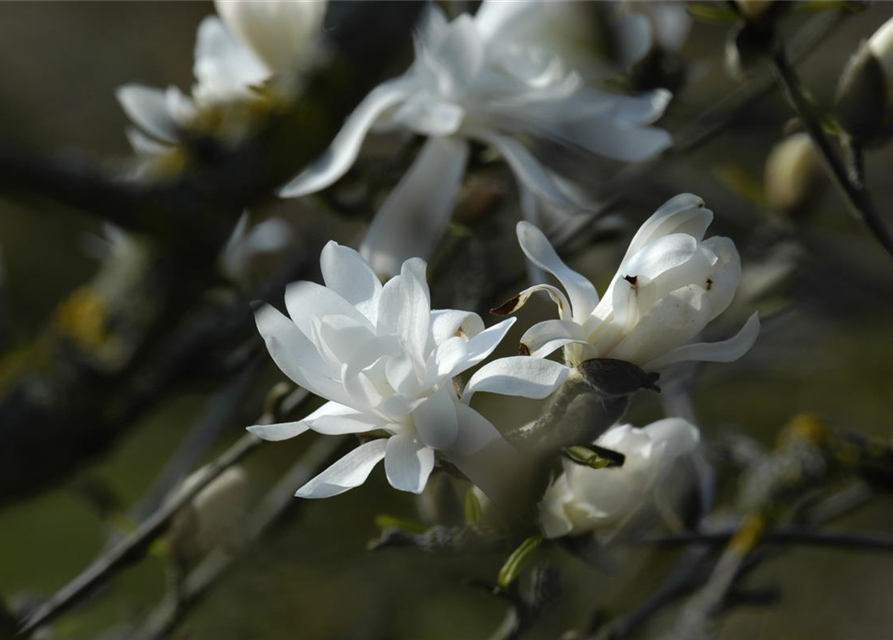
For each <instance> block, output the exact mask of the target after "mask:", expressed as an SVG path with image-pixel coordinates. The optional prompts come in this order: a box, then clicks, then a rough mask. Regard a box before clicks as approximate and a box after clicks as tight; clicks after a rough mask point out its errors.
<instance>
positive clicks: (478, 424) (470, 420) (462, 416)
mask: <svg viewBox="0 0 893 640" xmlns="http://www.w3.org/2000/svg"><path fill="white" fill-rule="evenodd" d="M456 415H457V416H458V420H459V435H458V437H457V438H456V442H455V443H453V446H452V448H451V449H450V451H452V452H455V453H459V454H460V455H470V454H473V453H477V452H478V451H480V450H481V449H483V448H484V447H485V446H486V445H487V444H488V443H490V442H491V441H493V440H501V439H502V434H501V433H499V431H498V430H497V429H496V427H494V426H493V424H492V423H491V422H490V421H489V420H487V419H486V418H485V417H484V416H482V415H481V414H480V413H478V412H477V411H475V410H474V409H472V408H471V407H468V406H466V405H464V404H458V405H456Z"/></svg>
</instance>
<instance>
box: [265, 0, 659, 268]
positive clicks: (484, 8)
mask: <svg viewBox="0 0 893 640" xmlns="http://www.w3.org/2000/svg"><path fill="white" fill-rule="evenodd" d="M542 5H543V3H540V2H497V1H494V0H485V1H484V3H483V4H482V5H481V7H480V9H479V10H478V12H477V13H476V14H475V15H474V16H473V17H472V16H471V15H468V14H462V15H460V16H459V17H457V18H456V19H455V20H453V21H452V22H447V20H446V18H445V17H444V15H443V13H442V12H441V11H440V10H439V9H437V8H436V7H432V8H431V10H430V11H428V12H427V13H426V15H425V17H424V18H423V23H422V25H421V27H420V29H419V31H418V33H417V34H416V40H415V53H416V58H415V62H414V64H413V65H412V67H411V68H410V69H409V70H408V71H407V72H406V73H405V74H404V75H403V76H401V77H399V78H396V79H393V80H389V81H387V82H385V83H383V84H381V85H379V86H378V87H376V88H375V89H374V90H373V91H372V92H371V93H370V94H369V95H368V96H367V97H366V98H365V99H364V100H363V102H362V103H361V104H360V105H359V106H358V107H357V109H356V110H355V111H354V112H353V114H351V116H350V117H349V118H348V119H347V121H346V122H345V124H344V127H343V128H342V129H341V131H340V132H339V133H338V135H337V136H336V137H335V139H334V140H333V142H332V144H331V146H330V147H329V149H328V150H327V152H326V153H325V154H324V155H323V156H322V157H321V158H320V159H319V160H318V161H317V162H316V163H315V164H313V165H311V166H310V167H309V168H308V169H306V170H305V171H304V172H302V173H301V174H300V175H298V176H297V177H296V178H295V179H294V180H293V181H292V182H291V183H289V184H288V185H286V187H285V188H283V190H282V195H283V196H285V197H297V196H303V195H307V194H310V193H314V192H316V191H319V190H321V189H324V188H326V187H328V186H330V185H331V184H333V183H334V182H336V181H337V180H338V179H339V178H340V177H341V176H343V175H344V174H345V173H346V172H347V171H348V170H349V169H350V167H351V166H352V165H353V163H354V161H355V160H356V158H357V155H358V153H359V150H360V147H361V145H362V142H363V140H364V138H365V137H366V135H367V133H369V131H370V130H372V129H373V128H376V129H379V130H380V129H386V130H393V129H399V130H406V131H411V132H413V133H415V134H418V135H422V136H426V137H427V138H428V139H427V141H426V142H425V144H424V146H423V147H422V149H421V151H420V152H419V154H418V156H417V157H416V159H415V161H414V163H413V165H412V166H411V167H410V169H409V170H408V172H407V173H406V175H405V176H404V177H403V179H402V180H401V181H400V183H399V184H398V185H397V186H396V187H395V189H394V191H393V192H392V193H391V194H390V196H389V197H388V199H387V200H386V201H385V203H384V205H383V206H382V208H381V210H380V211H379V212H378V215H377V216H376V217H375V219H374V220H373V222H372V224H371V226H370V228H369V232H368V235H367V236H366V238H365V240H364V242H363V244H362V246H361V249H360V250H361V253H362V254H363V255H364V256H366V257H368V259H369V260H370V263H371V264H372V267H373V268H374V269H375V270H376V271H377V272H380V273H386V274H392V273H395V272H396V271H397V269H398V268H399V266H400V264H401V262H402V261H403V260H404V259H406V258H408V257H410V256H418V255H422V256H427V255H430V253H431V251H432V250H433V247H434V245H435V244H436V242H437V240H438V238H439V237H440V235H441V233H442V232H443V230H444V228H445V226H446V223H447V221H448V219H449V217H450V214H451V213H452V209H453V205H454V203H455V199H456V196H457V193H458V189H459V184H460V181H461V178H462V176H463V174H464V172H465V167H466V163H467V161H468V156H469V144H468V143H469V141H476V142H481V143H484V144H486V145H489V146H490V147H492V148H494V149H495V150H496V151H497V152H498V153H499V154H500V155H501V156H502V157H503V158H504V159H505V161H506V162H507V163H508V165H509V166H510V167H511V169H512V171H513V172H514V174H515V176H516V178H517V179H518V183H519V187H520V189H521V191H522V196H525V195H526V196H528V197H522V205H523V206H524V208H525V210H526V215H530V216H533V215H536V213H535V211H536V210H537V209H538V203H540V202H546V203H548V204H549V205H550V207H547V208H546V209H547V210H575V209H579V206H580V203H579V201H578V200H579V199H578V197H577V196H575V195H573V193H572V190H571V189H569V188H568V187H567V185H566V184H565V183H564V181H563V180H561V179H560V178H558V177H556V176H555V175H553V174H552V173H551V172H550V171H549V170H547V169H546V168H545V167H544V166H543V165H542V164H541V163H540V161H539V160H538V159H537V158H536V157H535V156H534V154H533V153H532V152H531V151H530V150H529V149H528V148H527V147H526V146H525V145H524V144H523V143H522V141H521V140H522V138H524V139H526V138H540V139H548V140H552V141H554V142H558V143H559V144H563V145H566V146H574V147H577V148H583V149H585V150H588V151H590V152H593V153H596V154H599V155H601V156H605V157H609V158H615V159H619V160H625V161H632V160H641V159H644V158H647V157H649V156H651V155H653V154H655V153H656V152H658V151H660V150H662V149H663V148H665V147H666V146H667V145H668V144H669V142H670V138H669V134H667V132H666V131H664V130H662V129H658V128H653V127H649V126H647V125H649V124H651V123H652V122H654V121H655V120H657V119H658V118H659V117H660V116H661V114H662V113H663V111H664V109H665V107H666V105H667V103H668V101H669V98H670V95H669V93H668V92H666V91H663V90H658V91H654V92H650V93H647V94H644V95H640V96H633V97H631V96H621V95H614V94H609V93H605V92H602V91H598V90H595V89H592V88H589V87H586V86H584V85H583V83H582V82H581V79H580V76H579V75H578V74H577V73H575V72H574V71H572V70H570V69H568V68H567V65H566V64H565V63H564V61H563V60H562V59H561V58H559V57H558V56H556V55H555V54H554V53H552V52H551V49H550V47H548V46H544V41H543V38H542V34H541V32H540V30H538V29H537V26H538V25H539V23H540V18H541V11H542V10H543V6H542Z"/></svg>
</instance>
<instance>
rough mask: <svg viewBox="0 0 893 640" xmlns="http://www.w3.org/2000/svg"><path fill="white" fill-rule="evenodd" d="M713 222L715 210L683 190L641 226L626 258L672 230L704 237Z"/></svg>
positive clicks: (695, 237)
mask: <svg viewBox="0 0 893 640" xmlns="http://www.w3.org/2000/svg"><path fill="white" fill-rule="evenodd" d="M711 222H713V212H712V211H711V210H710V209H708V208H706V207H705V206H704V201H703V200H702V199H701V198H699V197H698V196H695V195H692V194H690V193H681V194H679V195H678V196H674V197H673V198H670V199H669V200H667V201H666V202H665V203H664V204H662V205H661V206H660V208H659V209H658V210H657V211H655V212H654V213H653V214H652V215H651V217H650V218H648V219H647V220H646V221H645V222H644V223H643V224H642V226H641V227H639V230H638V231H637V232H636V235H635V236H633V239H632V241H630V243H629V248H628V249H627V250H626V255H625V256H624V257H623V259H624V260H626V259H627V258H628V257H630V256H632V255H633V254H635V253H637V252H638V251H639V250H640V249H641V248H642V247H644V246H645V245H646V244H649V243H651V242H653V241H654V240H657V239H658V238H661V237H663V236H666V235H670V234H671V233H685V234H688V235H690V236H693V237H694V239H695V240H698V241H701V240H703V239H704V234H705V233H706V231H707V227H709V226H710V223H711ZM621 262H622V261H621Z"/></svg>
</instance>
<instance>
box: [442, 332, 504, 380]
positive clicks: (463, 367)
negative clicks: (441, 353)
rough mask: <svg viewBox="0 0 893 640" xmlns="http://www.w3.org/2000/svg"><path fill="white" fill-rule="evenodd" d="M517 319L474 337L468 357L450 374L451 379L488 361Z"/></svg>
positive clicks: (468, 345) (468, 348)
mask: <svg viewBox="0 0 893 640" xmlns="http://www.w3.org/2000/svg"><path fill="white" fill-rule="evenodd" d="M515 320H517V318H508V319H507V320H503V321H502V322H500V323H499V324H495V325H493V326H492V327H490V328H489V329H487V330H486V331H482V332H481V333H479V334H477V335H476V336H474V337H473V338H472V339H471V340H469V341H468V343H467V344H466V345H465V346H466V356H465V358H464V359H463V360H462V361H461V362H460V363H458V366H456V367H454V368H453V370H452V371H451V372H450V377H453V376H457V375H459V374H460V373H462V372H463V371H467V370H468V369H470V368H471V367H473V366H475V365H478V364H480V363H481V362H483V361H484V360H486V359H487V358H488V357H489V356H490V354H491V353H493V351H494V350H495V349H496V347H498V346H499V343H500V342H502V339H503V338H504V337H505V334H506V333H508V331H509V329H511V328H512V325H513V324H515Z"/></svg>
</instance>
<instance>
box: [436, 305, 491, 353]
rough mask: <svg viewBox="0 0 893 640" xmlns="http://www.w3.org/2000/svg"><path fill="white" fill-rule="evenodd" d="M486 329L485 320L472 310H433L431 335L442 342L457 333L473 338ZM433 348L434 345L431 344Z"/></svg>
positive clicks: (437, 342) (438, 342)
mask: <svg viewBox="0 0 893 640" xmlns="http://www.w3.org/2000/svg"><path fill="white" fill-rule="evenodd" d="M483 330H484V321H483V320H481V317H480V316H479V315H478V314H476V313H473V312H471V311H457V310H455V309H434V310H432V311H431V336H432V338H433V340H434V344H440V343H442V342H445V341H447V340H449V339H450V338H453V337H455V336H457V335H460V334H461V335H463V336H465V337H466V338H472V337H474V336H476V335H477V334H479V333H480V332H481V331H483ZM431 348H433V345H431Z"/></svg>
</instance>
